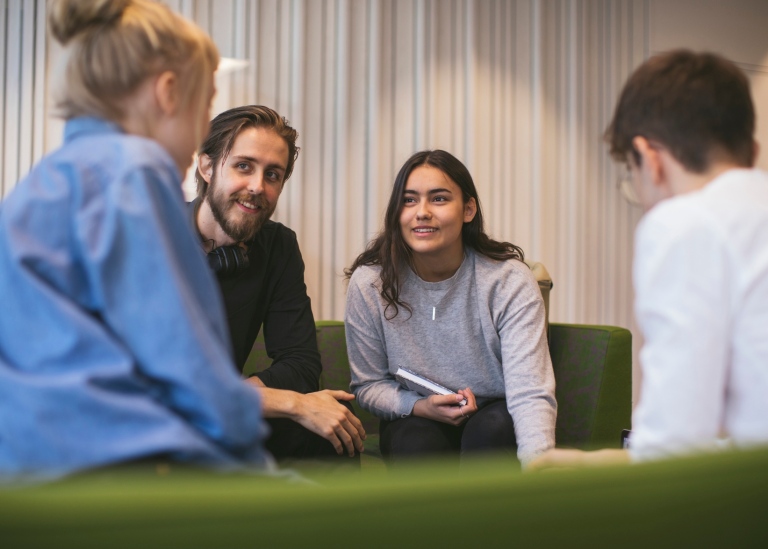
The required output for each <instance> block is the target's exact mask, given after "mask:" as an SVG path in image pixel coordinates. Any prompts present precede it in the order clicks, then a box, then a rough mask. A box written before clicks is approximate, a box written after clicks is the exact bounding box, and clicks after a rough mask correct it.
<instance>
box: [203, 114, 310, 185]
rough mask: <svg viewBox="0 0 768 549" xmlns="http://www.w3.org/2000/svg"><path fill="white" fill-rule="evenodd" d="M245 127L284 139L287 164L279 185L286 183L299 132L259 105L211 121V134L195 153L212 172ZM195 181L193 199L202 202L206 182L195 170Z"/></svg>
mask: <svg viewBox="0 0 768 549" xmlns="http://www.w3.org/2000/svg"><path fill="white" fill-rule="evenodd" d="M247 128H267V129H270V130H273V131H274V132H275V133H277V135H279V136H280V137H282V138H283V139H284V140H285V142H286V144H287V145H288V164H287V165H286V167H285V176H284V177H283V182H285V181H288V178H289V177H291V174H292V173H293V165H294V164H295V163H296V159H297V158H298V156H299V150H300V149H299V147H297V146H296V140H297V139H298V137H299V132H297V131H296V130H295V129H293V128H292V127H291V126H290V124H289V123H288V120H286V118H285V117H284V116H280V115H279V114H277V112H276V111H274V110H272V109H270V108H269V107H265V106H263V105H245V106H243V107H235V108H234V109H229V110H228V111H224V112H223V113H221V114H219V115H218V116H217V117H216V118H214V119H213V121H212V122H211V131H210V132H209V133H208V137H207V138H206V139H205V141H204V142H203V144H202V145H201V146H200V149H199V150H198V154H205V155H207V156H208V157H209V158H210V159H211V165H212V166H213V169H214V170H215V169H216V166H217V165H218V164H219V162H220V161H221V160H222V159H223V158H226V157H227V155H229V152H230V151H231V150H232V147H233V146H234V144H235V139H237V136H238V135H240V132H242V131H243V130H245V129H247ZM195 181H196V182H197V196H198V198H200V199H201V200H202V199H203V197H205V193H206V192H207V191H208V183H207V182H206V181H205V179H203V176H202V175H201V174H200V169H197V170H196V171H195Z"/></svg>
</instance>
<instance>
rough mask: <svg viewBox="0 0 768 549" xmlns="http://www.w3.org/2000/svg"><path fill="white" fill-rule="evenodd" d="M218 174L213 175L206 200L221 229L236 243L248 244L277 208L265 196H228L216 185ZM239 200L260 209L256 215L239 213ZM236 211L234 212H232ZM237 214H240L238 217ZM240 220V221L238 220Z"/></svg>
mask: <svg viewBox="0 0 768 549" xmlns="http://www.w3.org/2000/svg"><path fill="white" fill-rule="evenodd" d="M216 183H217V181H216V173H215V172H214V173H213V174H212V175H211V183H210V184H209V185H208V190H207V192H206V193H205V200H207V201H208V205H209V206H210V208H211V212H213V218H214V219H215V220H216V223H218V224H219V226H220V227H221V229H222V230H223V231H224V232H225V233H226V234H227V235H228V236H229V237H230V238H231V239H232V240H234V241H235V242H248V241H249V240H252V239H253V238H254V237H255V236H256V233H258V232H259V230H260V229H261V227H262V226H263V225H264V223H266V221H267V220H268V219H269V218H270V217H272V214H273V213H274V212H275V206H274V205H271V204H270V203H269V201H267V199H266V198H264V196H263V195H253V194H251V193H247V192H245V193H240V194H239V195H236V196H227V195H226V194H225V192H224V190H223V189H220V188H219V187H218V185H217V184H216ZM237 198H243V199H245V201H246V202H250V203H251V204H255V205H256V206H258V207H259V212H258V213H256V214H246V213H242V212H238V211H237V210H236V209H237V206H236V205H235V202H236V201H237ZM233 209H234V210H236V212H233V211H232V210H233ZM237 213H240V215H239V216H238V215H237ZM237 218H239V219H237Z"/></svg>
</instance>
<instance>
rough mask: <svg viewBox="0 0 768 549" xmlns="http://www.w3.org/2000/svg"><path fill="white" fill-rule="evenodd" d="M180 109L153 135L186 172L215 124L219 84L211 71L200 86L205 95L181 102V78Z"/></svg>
mask: <svg viewBox="0 0 768 549" xmlns="http://www.w3.org/2000/svg"><path fill="white" fill-rule="evenodd" d="M175 83H176V86H179V88H177V95H176V100H177V101H178V104H177V109H176V110H175V111H174V112H173V114H170V115H169V116H168V118H167V120H166V123H165V124H163V125H162V126H161V127H160V128H159V131H158V134H157V135H154V136H153V137H154V138H155V139H156V140H157V141H159V142H160V144H161V145H163V146H164V147H165V149H166V150H167V151H168V152H169V153H170V154H171V156H172V157H173V159H174V160H175V161H176V165H177V166H178V167H179V171H180V172H181V174H182V177H183V174H184V173H185V172H186V171H187V169H188V168H189V166H190V165H191V164H192V160H193V158H194V154H195V151H196V150H197V148H198V147H199V146H200V144H201V143H202V142H203V140H204V139H205V138H206V137H207V135H208V130H209V129H210V124H211V104H212V102H213V96H214V94H215V93H216V87H215V83H214V79H213V74H211V75H210V76H209V77H208V78H207V79H206V82H205V83H204V84H203V85H202V86H200V87H201V88H202V89H201V96H200V97H193V98H191V99H190V100H189V101H187V102H186V104H183V103H181V93H182V91H183V90H181V89H180V86H181V81H180V80H179V79H178V78H177V79H176V81H175Z"/></svg>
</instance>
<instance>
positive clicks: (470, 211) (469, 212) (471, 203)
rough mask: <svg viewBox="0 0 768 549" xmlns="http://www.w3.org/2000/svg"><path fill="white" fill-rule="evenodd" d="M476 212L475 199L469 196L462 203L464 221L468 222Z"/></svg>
mask: <svg viewBox="0 0 768 549" xmlns="http://www.w3.org/2000/svg"><path fill="white" fill-rule="evenodd" d="M476 213H477V201H475V199H474V197H470V198H469V200H467V202H466V203H465V204H464V223H469V222H470V221H472V220H473V219H474V218H475V214H476Z"/></svg>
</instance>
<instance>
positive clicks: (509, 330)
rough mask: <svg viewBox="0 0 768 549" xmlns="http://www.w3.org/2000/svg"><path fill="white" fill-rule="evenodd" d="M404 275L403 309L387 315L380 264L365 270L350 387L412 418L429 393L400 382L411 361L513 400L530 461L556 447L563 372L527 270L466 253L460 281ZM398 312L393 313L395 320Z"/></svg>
mask: <svg viewBox="0 0 768 549" xmlns="http://www.w3.org/2000/svg"><path fill="white" fill-rule="evenodd" d="M406 271H407V272H404V273H403V277H404V278H403V279H402V290H401V294H400V296H401V299H402V300H403V301H405V302H406V303H408V304H409V305H410V306H411V308H412V309H413V313H412V314H409V313H408V311H407V310H404V309H403V308H402V307H401V308H400V310H399V313H398V315H397V316H396V317H395V318H393V319H391V320H387V319H386V318H385V317H384V309H385V306H386V303H385V301H384V300H383V299H382V297H381V294H380V291H381V279H380V268H379V267H371V266H366V267H360V268H358V269H357V270H355V272H354V274H353V275H352V278H351V279H350V282H349V289H348V293H347V309H346V318H345V324H346V336H347V350H348V353H349V361H350V366H351V370H352V372H351V373H352V383H351V386H350V387H351V390H352V392H353V393H354V394H355V397H356V398H357V401H358V403H359V404H360V405H361V406H362V407H363V408H365V409H366V410H369V411H370V412H372V413H373V414H375V415H377V416H378V417H380V418H384V419H389V420H392V419H396V418H398V417H407V416H409V415H411V413H412V411H413V405H414V404H415V402H416V401H417V400H419V399H420V398H423V397H422V396H420V395H419V394H418V393H415V392H413V391H409V390H407V389H405V388H404V387H402V386H401V385H400V383H399V382H398V381H397V380H395V378H394V373H395V372H396V371H397V368H398V367H401V366H402V367H406V368H408V369H410V370H413V371H414V372H416V373H419V374H422V375H423V376H425V377H428V378H430V379H432V380H434V381H436V382H438V383H440V384H441V385H444V386H446V387H448V388H450V389H453V390H458V389H463V388H465V387H469V388H470V389H472V391H473V392H474V394H475V395H476V396H477V397H478V398H480V399H482V398H506V400H507V409H508V410H509V413H510V415H511V416H512V420H513V422H514V424H515V435H516V437H517V444H518V452H517V453H518V458H519V459H520V460H521V461H522V462H523V463H524V464H525V463H527V462H528V461H530V460H531V459H533V458H534V457H536V456H537V455H538V454H540V453H541V452H543V451H545V450H548V449H549V448H552V447H554V445H555V419H556V416H557V403H556V402H555V378H554V374H553V372H552V362H551V360H550V357H549V349H548V347H547V340H546V334H545V327H544V323H545V318H544V302H543V300H542V298H541V293H540V292H539V288H538V286H537V284H536V281H535V279H534V277H533V275H532V274H531V272H530V270H529V268H528V267H527V266H526V265H525V264H524V263H522V262H520V261H516V260H508V261H495V260H493V259H490V258H488V257H486V256H483V255H479V254H476V253H475V252H473V251H471V250H468V251H467V252H466V257H465V259H464V262H463V263H462V265H461V267H460V268H459V270H458V271H456V274H454V276H453V277H451V278H450V279H448V280H443V281H441V282H425V281H424V280H422V279H421V278H419V277H418V276H417V275H416V274H414V273H413V271H411V270H410V269H406ZM391 313H392V309H391V308H390V310H389V311H388V315H389V316H391Z"/></svg>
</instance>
